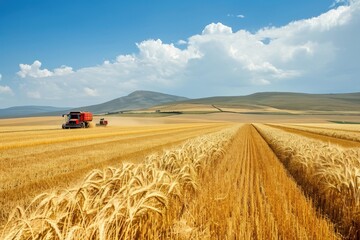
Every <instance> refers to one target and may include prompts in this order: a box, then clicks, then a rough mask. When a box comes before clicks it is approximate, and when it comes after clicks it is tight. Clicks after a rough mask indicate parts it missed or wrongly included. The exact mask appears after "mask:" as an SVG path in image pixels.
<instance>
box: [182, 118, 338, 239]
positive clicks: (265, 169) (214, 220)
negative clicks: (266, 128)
mask: <svg viewBox="0 0 360 240" xmlns="http://www.w3.org/2000/svg"><path fill="white" fill-rule="evenodd" d="M200 186H203V187H202V188H201V189H200V190H199V193H198V195H197V196H196V198H195V199H194V200H193V201H192V203H191V205H190V206H189V210H188V212H186V213H185V214H184V216H183V218H182V219H181V222H183V223H186V222H187V223H188V226H187V227H188V228H187V229H188V231H190V230H191V231H190V232H189V233H188V235H187V237H195V239H209V238H210V239H337V238H339V236H338V235H336V234H335V233H334V230H333V226H332V224H331V223H330V222H328V221H327V220H325V219H323V218H321V217H320V216H319V214H317V213H316V210H315V208H314V207H313V206H312V203H311V201H309V200H308V199H306V198H305V196H304V195H303V193H302V191H301V189H300V188H299V187H298V186H297V185H296V183H295V182H294V181H293V179H292V178H290V177H289V176H288V174H287V172H286V170H285V168H284V167H283V165H282V164H281V163H280V162H279V161H278V159H277V157H276V156H275V154H274V153H273V152H272V151H271V149H270V148H269V147H268V145H267V144H266V142H265V141H264V140H263V139H262V138H261V137H260V135H259V134H258V133H257V132H256V130H255V129H254V128H253V127H252V126H250V125H245V126H244V127H243V128H241V129H240V131H239V132H238V134H237V135H236V137H235V138H234V140H233V142H232V143H231V145H230V146H229V149H228V150H227V154H226V155H225V157H224V158H223V159H221V161H217V162H215V163H214V164H212V165H209V166H207V167H206V168H205V170H204V171H203V175H202V176H201V178H200ZM189 223H190V224H189ZM185 239H186V238H185Z"/></svg>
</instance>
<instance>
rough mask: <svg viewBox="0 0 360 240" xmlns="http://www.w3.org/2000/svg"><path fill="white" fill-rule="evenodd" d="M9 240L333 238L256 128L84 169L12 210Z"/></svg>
mask: <svg viewBox="0 0 360 240" xmlns="http://www.w3.org/2000/svg"><path fill="white" fill-rule="evenodd" d="M2 236H3V237H4V238H5V239H12V238H15V237H24V238H31V237H35V238H39V237H41V238H52V239H79V238H81V239H83V238H90V239H91V238H96V239H124V238H126V239H139V238H149V239H154V238H157V239H159V238H160V239H168V238H171V239H219V238H221V239H337V238H339V236H338V235H336V234H335V233H334V231H333V226H332V224H331V223H330V222H329V221H327V220H326V219H324V218H322V217H321V216H320V215H319V214H317V212H316V210H315V209H314V207H313V206H312V203H311V201H309V200H307V199H306V197H305V196H304V195H303V194H302V191H301V190H300V189H299V188H298V186H297V185H296V184H295V182H294V181H293V179H292V178H290V177H289V176H288V175H287V172H286V170H285V169H284V167H283V165H282V164H281V163H280V162H278V159H277V158H276V156H275V155H274V154H273V153H272V151H271V150H270V148H269V147H268V146H267V144H266V143H265V141H264V140H263V139H262V138H261V137H260V136H259V134H258V133H257V132H256V130H255V129H254V128H253V127H252V126H250V125H245V126H243V127H242V128H241V129H240V130H238V128H230V129H227V130H223V131H221V132H217V133H213V134H210V135H205V136H201V137H198V138H196V139H194V140H191V141H188V142H187V143H186V144H184V145H183V146H182V147H177V148H174V149H173V150H170V151H166V152H164V153H163V154H162V155H152V156H150V157H148V158H147V160H145V161H144V162H142V163H139V164H132V163H123V164H121V165H120V166H119V167H118V168H108V169H106V170H103V171H100V170H95V171H93V172H92V173H90V174H89V175H88V176H87V177H86V179H85V180H84V181H83V183H81V184H80V185H79V186H78V187H75V188H73V189H72V190H64V191H59V192H57V193H50V194H42V195H38V196H37V197H36V198H35V199H33V201H32V202H31V204H30V205H29V206H28V207H27V208H25V209H24V208H21V207H19V208H17V209H16V211H14V212H13V214H12V216H11V217H10V221H9V222H8V223H7V225H6V227H5V231H4V232H3V235H2Z"/></svg>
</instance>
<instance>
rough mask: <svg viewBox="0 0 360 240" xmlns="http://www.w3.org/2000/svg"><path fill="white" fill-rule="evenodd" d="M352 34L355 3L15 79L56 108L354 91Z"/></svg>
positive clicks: (357, 51) (30, 68) (356, 37)
mask: <svg viewBox="0 0 360 240" xmlns="http://www.w3.org/2000/svg"><path fill="white" fill-rule="evenodd" d="M358 29H360V4H359V1H357V2H353V3H351V4H350V5H349V6H340V7H338V8H336V9H331V10H329V11H328V12H326V13H324V14H322V15H320V16H317V17H314V18H310V19H304V20H300V21H294V22H291V23H289V24H287V25H285V26H281V27H271V28H263V29H260V30H258V31H257V32H254V33H252V32H249V31H246V30H242V29H241V30H238V31H236V32H233V30H232V28H231V27H229V26H226V25H224V24H222V23H210V24H209V25H207V26H205V27H204V29H203V31H202V32H201V34H198V35H194V36H190V37H189V38H188V39H187V40H186V41H182V42H177V43H163V42H162V41H161V40H160V39H157V40H153V39H149V40H145V41H142V42H140V43H137V44H136V45H137V47H138V52H136V53H133V54H128V55H119V56H117V57H116V59H115V60H106V61H104V62H103V63H102V64H101V65H98V66H92V67H86V68H81V69H78V70H76V71H73V69H71V68H70V67H66V66H63V67H61V68H57V69H54V70H52V71H50V70H47V69H41V63H40V61H35V62H34V63H33V64H31V65H27V64H21V65H20V71H19V73H18V74H19V76H21V77H23V78H25V79H27V78H31V79H32V81H22V87H21V90H22V91H23V92H24V93H25V95H26V93H27V95H28V96H29V97H32V98H34V97H35V98H40V97H41V98H42V99H46V100H48V101H54V102H56V101H59V100H60V99H61V102H62V103H61V105H63V106H71V105H74V104H76V105H77V106H80V105H87V104H92V103H98V102H101V101H104V100H109V99H111V98H116V97H119V96H121V95H125V94H128V93H129V92H131V91H134V90H137V89H149V90H157V91H164V92H169V93H178V94H180V95H186V96H193V97H199V96H205V95H206V96H209V95H239V94H244V93H251V92H258V91H307V92H346V91H348V92H351V91H360V89H359V88H360V85H359V84H358V82H357V79H358V76H359V75H360V69H359V68H358V64H357V63H358V62H359V56H360V48H359V46H358V42H360V32H359V31H358ZM177 44H178V45H179V44H180V45H181V44H182V47H181V48H179V47H177ZM49 78H51V81H50V80H49ZM354 86H355V87H354ZM356 87H357V88H356ZM29 93H31V94H29Z"/></svg>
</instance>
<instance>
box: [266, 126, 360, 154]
mask: <svg viewBox="0 0 360 240" xmlns="http://www.w3.org/2000/svg"><path fill="white" fill-rule="evenodd" d="M268 125H269V126H271V127H274V128H277V129H281V130H284V131H286V132H289V133H295V134H298V135H301V136H304V137H307V138H312V139H316V140H320V141H323V142H326V143H332V144H336V145H339V146H341V147H346V148H357V147H360V142H359V141H356V140H355V139H348V138H347V137H346V136H348V135H345V134H342V135H341V134H338V135H336V134H332V131H331V130H328V131H327V130H325V131H321V132H320V131H317V130H313V129H309V128H306V129H304V128H299V127H294V126H292V125H273V124H268ZM334 132H336V131H334ZM340 136H341V137H340ZM351 136H353V137H355V138H357V136H358V134H356V133H354V134H351ZM353 137H352V138H353Z"/></svg>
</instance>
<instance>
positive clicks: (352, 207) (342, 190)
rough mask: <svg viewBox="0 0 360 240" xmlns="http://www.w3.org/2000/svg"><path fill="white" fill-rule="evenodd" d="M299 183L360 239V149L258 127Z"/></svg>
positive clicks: (345, 231)
mask: <svg viewBox="0 0 360 240" xmlns="http://www.w3.org/2000/svg"><path fill="white" fill-rule="evenodd" d="M256 126H257V128H258V130H259V131H260V132H261V134H262V136H263V137H264V138H265V139H266V141H267V142H268V143H269V144H270V146H271V147H272V149H273V150H274V151H275V153H276V154H277V155H278V157H279V158H280V159H281V160H282V161H283V163H284V165H285V166H286V167H287V168H288V170H289V171H290V173H291V174H292V175H293V176H294V177H295V179H296V180H297V182H298V183H299V184H300V185H301V186H302V187H303V189H304V190H305V191H307V193H308V194H310V195H311V196H312V197H313V198H314V200H315V201H317V202H318V205H319V207H320V208H321V209H322V210H323V211H325V212H326V213H327V214H328V215H329V216H330V217H331V218H332V219H333V221H335V223H336V224H337V226H338V229H339V231H341V232H342V233H343V236H345V237H347V238H349V239H357V238H358V237H360V236H359V235H360V201H359V200H360V149H358V148H354V149H351V148H341V147H339V146H337V145H332V144H329V143H323V142H322V141H318V140H314V139H309V138H306V137H302V136H299V135H296V134H292V133H287V132H284V131H280V130H278V129H273V128H271V127H268V126H265V125H256Z"/></svg>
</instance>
